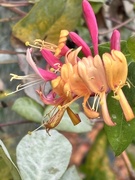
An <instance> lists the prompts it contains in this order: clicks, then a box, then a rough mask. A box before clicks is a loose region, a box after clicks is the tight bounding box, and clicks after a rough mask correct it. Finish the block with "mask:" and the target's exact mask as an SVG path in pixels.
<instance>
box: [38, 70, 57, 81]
mask: <svg viewBox="0 0 135 180" xmlns="http://www.w3.org/2000/svg"><path fill="white" fill-rule="evenodd" d="M38 71H39V73H40V76H42V79H44V80H46V81H50V80H53V79H55V78H57V75H56V74H55V73H53V72H50V71H47V70H44V69H42V68H39V67H38Z"/></svg>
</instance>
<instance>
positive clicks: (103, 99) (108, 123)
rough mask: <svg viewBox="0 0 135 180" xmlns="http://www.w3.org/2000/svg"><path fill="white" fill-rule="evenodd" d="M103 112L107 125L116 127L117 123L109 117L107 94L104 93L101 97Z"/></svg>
mask: <svg viewBox="0 0 135 180" xmlns="http://www.w3.org/2000/svg"><path fill="white" fill-rule="evenodd" d="M100 103H101V111H102V116H103V120H104V122H105V124H107V125H108V126H115V125H116V123H114V122H113V121H112V119H111V117H110V115H109V112H108V108H107V103H106V95H105V93H102V96H101V102H100Z"/></svg>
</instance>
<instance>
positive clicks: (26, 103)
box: [12, 97, 44, 122]
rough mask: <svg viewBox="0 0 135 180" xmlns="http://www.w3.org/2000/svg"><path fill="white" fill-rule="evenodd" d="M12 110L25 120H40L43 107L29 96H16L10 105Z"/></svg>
mask: <svg viewBox="0 0 135 180" xmlns="http://www.w3.org/2000/svg"><path fill="white" fill-rule="evenodd" d="M12 110H14V111H15V112H17V113H18V114H19V115H21V116H22V117H24V118H26V119H27V120H31V121H35V122H41V121H42V118H43V111H44V109H43V107H42V106H41V105H40V104H38V103H37V102H36V101H34V100H33V99H31V98H29V97H21V98H18V99H17V100H16V101H15V103H14V104H13V106H12Z"/></svg>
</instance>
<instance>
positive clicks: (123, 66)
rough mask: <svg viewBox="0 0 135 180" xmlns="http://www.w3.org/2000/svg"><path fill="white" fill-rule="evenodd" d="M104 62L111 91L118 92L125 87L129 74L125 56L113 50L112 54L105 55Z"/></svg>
mask: <svg viewBox="0 0 135 180" xmlns="http://www.w3.org/2000/svg"><path fill="white" fill-rule="evenodd" d="M103 62H104V67H105V72H106V78H107V82H108V86H109V87H110V89H112V90H117V89H118V87H123V86H124V84H125V82H126V78H127V73H128V67H127V61H126V58H125V56H124V54H123V53H122V52H120V51H117V50H112V51H111V54H109V53H104V54H103Z"/></svg>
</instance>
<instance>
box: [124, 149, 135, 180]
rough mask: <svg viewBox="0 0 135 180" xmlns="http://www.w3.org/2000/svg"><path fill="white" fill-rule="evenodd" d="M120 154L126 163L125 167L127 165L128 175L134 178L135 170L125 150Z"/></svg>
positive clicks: (133, 179)
mask: <svg viewBox="0 0 135 180" xmlns="http://www.w3.org/2000/svg"><path fill="white" fill-rule="evenodd" d="M121 156H122V159H123V160H124V162H125V164H126V167H127V170H128V173H129V175H130V178H131V179H132V180H135V171H134V170H133V168H132V165H131V162H130V160H129V158H128V156H127V153H126V151H123V152H122V154H121Z"/></svg>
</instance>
